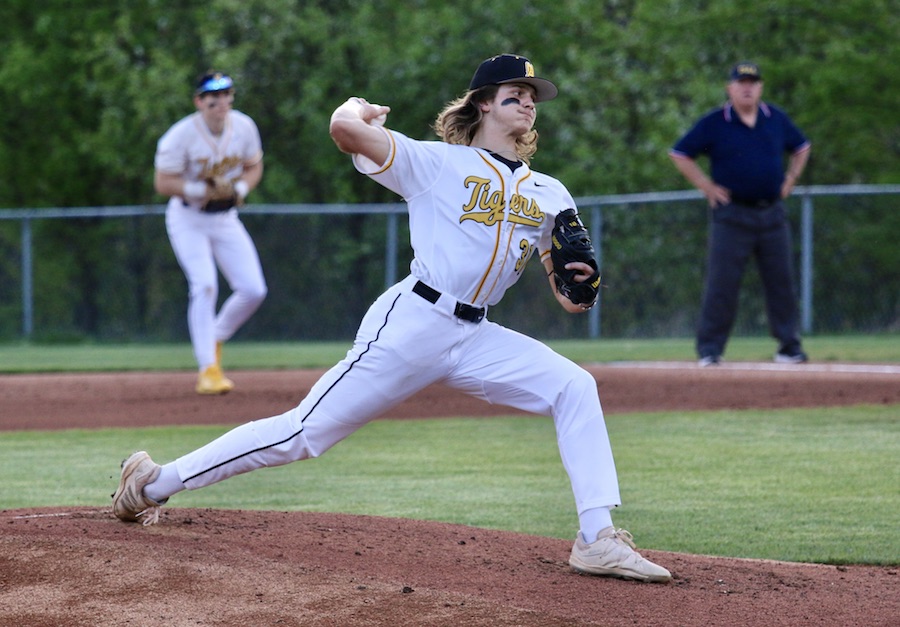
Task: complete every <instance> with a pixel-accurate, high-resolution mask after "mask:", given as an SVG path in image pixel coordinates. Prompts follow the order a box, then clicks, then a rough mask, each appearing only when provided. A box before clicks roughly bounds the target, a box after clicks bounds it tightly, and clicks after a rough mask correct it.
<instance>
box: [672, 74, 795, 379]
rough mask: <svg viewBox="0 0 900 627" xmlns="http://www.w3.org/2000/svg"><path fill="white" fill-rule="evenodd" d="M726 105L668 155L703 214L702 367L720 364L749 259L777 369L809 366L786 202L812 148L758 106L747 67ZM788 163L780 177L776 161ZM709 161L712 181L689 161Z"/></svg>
mask: <svg viewBox="0 0 900 627" xmlns="http://www.w3.org/2000/svg"><path fill="white" fill-rule="evenodd" d="M728 78H729V80H728V83H727V86H726V91H727V94H728V101H727V102H726V103H725V105H724V106H723V107H722V108H720V109H716V110H713V111H711V112H710V113H707V114H706V115H705V116H704V117H702V118H701V119H700V120H699V121H698V122H697V123H696V124H695V125H694V127H693V128H692V129H691V130H690V131H688V132H687V133H686V134H685V135H684V136H683V137H682V138H681V139H679V140H678V142H677V143H676V144H675V146H674V147H673V148H672V150H671V151H669V157H670V158H671V159H672V162H673V163H674V164H675V167H676V168H678V171H679V172H681V173H682V174H683V175H684V177H685V178H686V179H687V180H688V181H690V182H691V184H693V185H694V186H695V187H696V188H697V189H699V190H700V191H701V192H703V194H704V196H706V198H707V200H708V201H709V206H710V212H709V214H710V230H709V256H708V259H707V273H706V288H705V291H704V295H703V305H702V309H701V314H700V324H699V327H698V330H697V354H698V356H699V358H700V362H699V363H700V365H701V366H712V365H716V364H718V363H720V361H721V360H722V355H723V353H724V352H725V344H726V342H727V341H728V335H729V333H730V332H731V328H732V326H733V324H734V319H735V316H736V314H737V304H738V292H739V289H740V285H741V278H742V277H743V274H744V269H745V268H746V266H747V260H748V258H749V257H750V256H751V255H753V256H755V257H756V263H757V267H758V268H759V274H760V278H761V279H762V283H763V287H764V288H765V296H766V310H767V313H768V317H769V328H770V331H771V333H772V336H773V337H775V339H777V340H778V351H777V352H776V353H775V361H776V362H777V363H790V364H797V363H802V362H805V361H807V356H806V353H804V352H803V348H802V345H801V342H800V334H799V324H798V318H799V316H798V310H797V296H796V291H795V289H794V279H793V275H794V268H793V252H792V246H791V229H790V224H789V223H788V221H787V218H786V215H785V209H784V205H783V204H782V202H781V201H782V199H783V198H787V197H788V196H789V195H790V194H791V191H792V190H793V189H794V184H795V183H796V182H797V179H799V178H800V175H801V174H802V173H803V169H804V168H805V167H806V162H807V160H808V159H809V150H810V143H809V141H808V140H807V139H806V137H804V135H803V133H802V132H801V131H800V130H799V129H798V128H797V127H796V126H795V125H794V123H793V122H791V120H790V118H789V117H788V116H787V115H786V114H785V113H784V112H783V111H781V110H780V109H778V108H776V107H774V106H772V105H770V104H767V103H765V102H763V101H762V91H763V81H762V75H761V74H760V71H759V67H758V66H757V65H756V64H754V63H748V62H743V63H738V64H737V65H735V66H734V67H732V68H731V71H730V73H729V77H728ZM785 153H789V154H790V158H789V161H788V167H787V172H785V168H784V154H785ZM701 154H705V155H707V157H708V158H709V165H710V176H707V175H706V174H705V173H704V172H703V170H701V169H700V167H699V166H698V165H697V162H696V159H697V157H698V156H699V155H701Z"/></svg>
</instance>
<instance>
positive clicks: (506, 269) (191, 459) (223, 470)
mask: <svg viewBox="0 0 900 627" xmlns="http://www.w3.org/2000/svg"><path fill="white" fill-rule="evenodd" d="M384 132H385V133H388V135H389V138H390V140H391V151H390V156H389V157H388V159H387V161H386V162H385V164H382V165H376V164H373V163H372V162H371V161H369V160H367V159H365V158H363V157H361V156H359V155H356V156H355V157H354V164H355V166H356V168H357V169H358V170H359V171H360V172H363V173H365V174H368V175H369V176H371V177H372V178H373V179H374V180H375V181H377V182H379V183H380V184H382V185H384V186H385V187H387V188H388V189H391V190H392V191H394V192H396V193H398V194H400V195H401V196H402V197H403V198H404V199H405V200H406V202H407V203H408V205H409V219H410V232H411V240H412V246H413V249H414V251H415V259H414V260H413V262H412V265H411V274H410V276H408V277H407V278H405V279H404V280H402V281H400V282H399V283H398V284H396V285H394V286H393V287H391V288H389V289H388V290H387V291H386V292H385V293H384V294H382V295H381V296H380V297H379V298H378V299H377V300H376V301H375V303H374V304H373V305H372V306H371V308H370V309H369V311H368V313H367V314H366V315H365V317H364V318H363V320H362V323H361V326H360V328H359V331H358V333H357V337H356V340H355V342H354V345H353V348H352V349H351V350H350V351H349V352H348V353H347V356H346V357H345V358H344V359H343V360H342V361H341V362H340V363H338V364H337V365H336V366H334V367H333V368H332V369H331V370H329V371H328V372H327V373H326V374H325V375H324V376H323V377H322V378H321V379H320V380H319V381H318V382H317V383H316V384H315V386H313V388H312V390H311V391H310V393H309V395H308V396H307V397H306V398H305V399H304V400H303V401H302V402H301V403H300V405H299V406H298V407H296V408H294V409H292V410H290V411H288V412H286V413H284V414H282V415H280V416H275V417H273V418H268V419H265V420H259V421H256V422H250V423H247V424H245V425H243V426H240V427H237V428H235V429H234V430H232V431H230V432H228V433H226V434H225V435H223V436H222V437H220V438H219V439H217V440H215V441H213V442H211V443H209V444H207V445H206V446H204V447H202V448H200V449H198V450H197V451H195V452H193V453H190V454H187V455H185V456H183V457H181V458H179V459H178V460H177V461H176V466H177V469H178V474H179V476H180V478H181V479H182V481H184V483H185V485H186V486H187V487H188V488H189V489H196V488H200V487H203V486H206V485H209V484H211V483H215V482H216V481H221V480H222V479H226V478H228V477H230V476H233V475H236V474H239V473H243V472H248V471H250V470H254V469H256V468H259V467H263V466H276V465H281V464H287V463H290V462H293V461H296V460H300V459H305V458H309V457H316V456H318V455H321V454H322V453H324V452H325V451H326V450H328V449H329V448H330V447H331V446H333V445H334V444H336V443H337V442H339V441H340V440H342V439H343V438H345V437H347V436H348V435H350V434H351V433H353V432H354V431H356V430H357V429H359V428H360V427H362V426H363V425H365V424H366V423H368V422H369V421H371V420H372V419H374V418H375V417H377V416H378V415H379V414H381V413H382V412H383V411H384V410H386V409H388V408H389V407H391V406H392V405H394V404H396V403H398V402H400V401H402V400H404V399H406V398H408V397H409V396H411V395H412V394H414V393H415V392H417V391H419V390H421V389H422V388H424V387H425V386H427V385H429V384H431V383H435V382H441V383H444V384H446V385H449V386H451V387H453V388H456V389H458V390H462V391H463V392H466V393H467V394H470V395H472V396H475V397H477V398H481V399H484V400H486V401H488V402H490V403H495V404H501V405H508V406H511V407H516V408H518V409H522V410H526V411H529V412H533V413H535V414H542V415H551V413H552V417H553V420H554V423H555V426H556V431H557V436H558V437H557V439H558V444H559V451H560V454H561V457H562V461H563V464H564V466H565V468H566V470H567V472H568V474H569V478H570V480H571V484H572V489H573V492H574V495H575V501H576V507H577V510H578V512H579V513H580V512H582V511H584V510H587V509H592V508H596V507H612V506H616V505H619V504H620V498H619V488H618V480H617V477H616V469H615V464H614V461H613V457H612V451H611V448H610V443H609V439H608V436H607V432H606V425H605V422H604V419H603V412H602V410H601V407H600V402H599V400H598V398H597V387H596V382H595V381H594V379H593V377H592V376H591V375H590V374H589V373H587V372H586V371H585V370H584V369H582V368H580V367H579V366H577V365H576V364H574V363H572V362H571V361H569V360H568V359H566V358H564V357H562V356H560V355H558V354H556V353H555V352H553V351H552V350H550V349H549V348H548V347H546V346H545V345H544V344H542V343H541V342H539V341H537V340H535V339H532V338H529V337H527V336H525V335H522V334H521V333H517V332H515V331H512V330H510V329H507V328H505V327H502V326H500V325H498V324H495V323H493V322H490V321H488V320H487V319H485V320H483V321H481V322H480V323H473V322H468V321H465V320H461V319H460V318H458V317H456V316H455V315H454V313H453V312H454V308H455V306H456V303H457V301H461V302H463V303H466V304H469V305H474V306H477V307H482V306H487V305H493V304H496V303H497V302H498V301H499V300H500V298H501V297H502V296H503V293H504V292H505V291H506V289H507V288H508V287H510V286H511V285H512V284H513V283H515V282H516V281H517V280H518V278H519V277H520V275H521V273H522V271H523V269H524V266H525V262H526V261H527V260H528V258H529V257H530V256H531V255H532V254H533V253H534V251H535V250H537V251H539V254H540V256H541V257H544V256H546V255H548V254H549V246H550V232H551V229H552V227H553V222H554V217H555V215H556V214H557V213H558V212H560V211H562V210H563V209H566V208H568V207H574V206H575V204H574V201H573V199H572V197H571V195H570V194H569V192H568V191H567V190H566V189H565V187H564V186H563V185H562V184H561V183H560V182H559V181H557V180H556V179H553V178H551V177H549V176H546V175H543V174H540V173H537V172H533V171H531V170H530V169H529V168H528V166H526V165H525V164H522V165H520V166H519V167H518V168H517V169H516V170H515V172H514V173H513V172H510V168H509V167H508V166H506V165H504V164H503V163H501V162H500V161H499V160H497V159H495V158H493V157H492V156H490V154H489V153H488V152H487V151H485V150H482V149H479V148H471V147H466V146H457V145H450V144H447V143H444V142H423V141H416V140H412V139H410V138H408V137H406V136H404V135H402V134H400V133H397V132H396V131H389V130H387V129H384ZM417 281H421V282H423V283H425V284H427V285H428V286H430V287H431V288H433V289H434V290H437V291H438V292H441V294H442V295H441V296H440V298H438V299H437V302H436V303H435V304H432V303H431V302H429V301H428V300H426V298H424V297H422V296H420V295H419V294H418V293H416V292H413V291H412V290H413V286H414V285H415V284H416V282H417ZM510 445H511V446H515V443H514V442H511V443H510Z"/></svg>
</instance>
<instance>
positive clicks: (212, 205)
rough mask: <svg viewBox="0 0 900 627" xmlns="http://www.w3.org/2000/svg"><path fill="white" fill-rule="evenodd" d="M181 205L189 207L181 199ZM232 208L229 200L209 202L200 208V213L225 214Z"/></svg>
mask: <svg viewBox="0 0 900 627" xmlns="http://www.w3.org/2000/svg"><path fill="white" fill-rule="evenodd" d="M181 204H183V205H184V206H185V207H190V206H191V205H190V204H189V203H188V201H186V200H184V199H183V198H182V199H181ZM232 207H234V203H233V202H232V201H230V200H225V201H223V200H210V201H209V202H207V203H206V204H205V205H203V206H202V207H200V211H201V212H202V213H225V212H226V211H231V208H232Z"/></svg>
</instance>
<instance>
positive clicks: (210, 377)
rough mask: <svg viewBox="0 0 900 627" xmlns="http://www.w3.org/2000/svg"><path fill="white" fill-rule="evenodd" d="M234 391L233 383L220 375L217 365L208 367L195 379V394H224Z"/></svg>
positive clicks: (220, 370) (220, 371)
mask: <svg viewBox="0 0 900 627" xmlns="http://www.w3.org/2000/svg"><path fill="white" fill-rule="evenodd" d="M233 389H234V382H233V381H232V380H231V379H228V378H226V377H225V375H224V374H222V369H221V368H220V367H219V366H218V364H213V365H212V366H209V367H208V368H207V369H206V370H204V371H203V372H201V373H200V377H199V378H198V379H197V394H225V393H226V392H230V391H231V390H233Z"/></svg>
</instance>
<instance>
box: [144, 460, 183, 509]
mask: <svg viewBox="0 0 900 627" xmlns="http://www.w3.org/2000/svg"><path fill="white" fill-rule="evenodd" d="M184 489H186V488H185V487H184V483H183V482H182V481H181V477H179V476H178V470H177V469H176V468H175V462H171V463H168V464H166V465H165V466H163V467H162V470H161V471H160V473H159V476H158V477H157V478H156V481H154V482H153V483H148V484H147V485H145V486H144V496H146V497H147V498H148V499H151V500H153V501H156V502H157V503H160V504H162V503H165V502H166V501H167V500H168V499H169V497H170V496H172V495H173V494H177V493H179V492H181V491H182V490H184Z"/></svg>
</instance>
